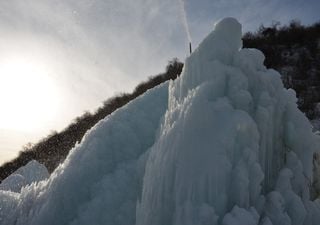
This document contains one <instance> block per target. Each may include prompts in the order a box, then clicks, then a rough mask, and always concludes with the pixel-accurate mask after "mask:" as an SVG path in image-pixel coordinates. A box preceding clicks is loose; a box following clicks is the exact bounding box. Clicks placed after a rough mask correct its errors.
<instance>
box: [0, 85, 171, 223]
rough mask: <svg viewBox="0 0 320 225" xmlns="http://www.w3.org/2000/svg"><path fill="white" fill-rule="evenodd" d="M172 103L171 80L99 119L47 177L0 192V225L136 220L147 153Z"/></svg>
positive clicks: (123, 221) (127, 221) (126, 221)
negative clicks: (42, 180)
mask: <svg viewBox="0 0 320 225" xmlns="http://www.w3.org/2000/svg"><path fill="white" fill-rule="evenodd" d="M167 103H168V83H166V84H162V85H160V86H158V87H156V88H154V89H152V90H150V91H148V92H147V93H145V94H144V95H143V96H142V97H139V98H137V99H135V100H134V101H132V102H131V103H129V104H127V105H126V106H124V107H122V108H121V109H119V110H117V111H115V112H114V113H113V114H111V115H110V116H108V117H106V118H105V119H104V120H102V121H100V122H99V123H98V124H97V125H96V126H95V127H94V128H93V129H92V130H91V131H89V132H88V133H87V134H86V136H85V137H84V140H83V141H82V143H81V144H80V145H78V146H76V147H75V148H74V149H73V150H71V152H70V154H69V155H68V157H67V159H66V160H65V162H64V163H63V164H62V165H60V166H59V167H58V168H57V169H56V170H55V171H54V172H53V174H52V175H51V176H50V178H49V179H48V180H46V181H44V182H40V183H38V184H37V185H36V184H32V185H31V186H28V187H26V188H23V189H22V191H21V193H13V192H6V191H0V224H1V225H2V224H5V225H11V224H12V225H44V224H45V225H57V224H59V225H64V224H75V225H88V224H95V225H99V224H101V225H102V224H111V225H116V224H119V225H120V224H134V223H135V208H136V202H137V198H138V195H139V193H140V192H141V189H142V188H141V183H142V177H143V170H144V167H143V165H144V164H145V160H146V157H147V153H146V152H147V150H148V149H149V148H150V147H151V146H152V145H153V143H154V140H155V137H156V134H157V131H158V127H159V124H160V120H161V118H162V116H163V115H164V113H165V111H166V109H167Z"/></svg>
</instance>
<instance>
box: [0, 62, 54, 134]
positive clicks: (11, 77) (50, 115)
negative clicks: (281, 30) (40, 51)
mask: <svg viewBox="0 0 320 225" xmlns="http://www.w3.org/2000/svg"><path fill="white" fill-rule="evenodd" d="M58 94H59V91H58V88H57V85H55V82H54V81H53V79H52V78H50V76H49V71H48V67H46V66H45V64H42V63H41V61H38V60H30V59H27V58H25V57H23V58H19V57H12V58H6V59H5V60H1V61H0V104H1V110H0V128H3V129H12V130H22V131H37V130H39V129H44V128H45V127H47V126H48V124H50V123H52V120H53V119H54V117H55V114H56V112H57V109H58V106H59V96H58Z"/></svg>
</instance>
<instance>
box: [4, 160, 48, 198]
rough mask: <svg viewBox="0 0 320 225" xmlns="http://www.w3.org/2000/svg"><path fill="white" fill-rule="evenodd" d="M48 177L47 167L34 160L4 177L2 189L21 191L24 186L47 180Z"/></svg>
mask: <svg viewBox="0 0 320 225" xmlns="http://www.w3.org/2000/svg"><path fill="white" fill-rule="evenodd" d="M48 177H49V172H48V170H47V168H46V167H45V166H44V165H42V164H41V163H39V162H37V161H36V160H32V161H30V162H29V163H27V165H25V166H23V167H20V168H19V169H18V170H16V171H15V172H14V173H13V174H11V175H10V176H9V177H7V178H6V179H4V180H3V181H2V182H1V184H0V190H3V191H12V192H20V191H21V188H22V187H25V186H27V185H30V184H32V183H34V182H39V181H42V180H45V179H47V178H48Z"/></svg>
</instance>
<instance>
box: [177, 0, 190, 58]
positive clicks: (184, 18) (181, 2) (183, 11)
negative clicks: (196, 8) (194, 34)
mask: <svg viewBox="0 0 320 225" xmlns="http://www.w3.org/2000/svg"><path fill="white" fill-rule="evenodd" d="M179 5H180V12H181V17H182V22H183V26H184V29H185V30H186V33H187V37H188V41H189V50H190V54H191V53H192V47H191V35H190V30H189V25H188V20H187V13H186V9H185V4H184V0H179Z"/></svg>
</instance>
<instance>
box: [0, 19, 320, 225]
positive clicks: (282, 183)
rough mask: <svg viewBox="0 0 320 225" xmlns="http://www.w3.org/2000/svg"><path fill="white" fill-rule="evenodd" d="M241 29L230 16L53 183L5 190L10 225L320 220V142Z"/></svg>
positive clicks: (273, 224) (93, 137)
mask: <svg viewBox="0 0 320 225" xmlns="http://www.w3.org/2000/svg"><path fill="white" fill-rule="evenodd" d="M241 36H242V34H241V25H240V24H239V23H238V22H237V21H236V20H235V19H233V18H226V19H223V20H222V21H220V22H218V23H217V24H216V25H215V27H214V30H213V32H212V33H211V34H209V35H208V37H207V38H205V40H204V41H203V42H202V43H201V44H200V45H199V47H198V49H196V50H195V51H194V52H193V53H192V55H191V56H190V57H189V58H188V59H187V60H186V63H185V67H184V70H183V73H182V75H181V76H180V77H179V78H177V79H176V80H175V81H171V82H170V84H169V87H168V85H167V84H164V85H162V86H160V87H157V88H155V89H153V90H151V91H149V92H147V93H146V94H144V95H143V96H141V97H140V98H138V99H136V100H134V101H133V102H131V103H130V104H128V105H127V106H125V107H123V108H121V109H119V110H117V111H116V112H114V113H113V114H112V115H111V116H108V117H107V118H105V119H104V120H103V121H101V122H100V123H99V124H97V125H96V126H95V127H94V128H93V129H92V130H91V131H89V132H88V133H87V135H86V137H85V139H84V141H83V142H82V143H81V144H79V145H78V146H77V147H75V148H74V149H73V150H72V151H71V153H70V154H69V156H68V158H67V159H66V161H65V162H64V164H62V165H61V166H60V167H59V168H58V169H57V170H56V171H55V172H54V173H53V174H52V175H51V176H50V178H49V179H48V180H47V181H44V182H40V183H39V184H37V185H36V184H33V185H31V186H28V187H26V188H23V189H22V191H21V193H14V192H6V191H0V223H1V224H18V225H22V224H24V225H28V224H30V225H31V224H35V225H38V224H39V225H40V224H48V225H50V224H62V225H63V224H77V225H79V224H110V225H117V224H119V225H129V224H130V225H134V224H136V225H220V224H222V225H318V224H319V223H320V201H319V200H318V199H316V200H311V199H313V198H316V197H317V196H315V194H314V193H319V192H317V191H316V190H313V189H312V188H311V184H313V183H314V181H317V179H318V178H317V176H314V174H318V172H317V173H314V171H313V153H314V152H316V151H317V150H319V149H320V144H319V140H318V137H317V136H316V135H315V134H313V133H312V127H311V125H310V123H309V122H308V120H307V118H306V117H305V116H304V115H303V114H302V113H301V112H300V111H299V110H298V109H297V106H296V97H295V93H294V91H293V90H286V89H284V88H283V85H282V83H281V79H280V74H279V73H277V72H276V71H274V70H268V69H266V68H265V66H264V65H263V61H264V55H263V54H262V53H261V52H260V51H258V50H255V49H242V41H241ZM318 191H319V190H318ZM310 193H313V196H312V197H311V196H310Z"/></svg>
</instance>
